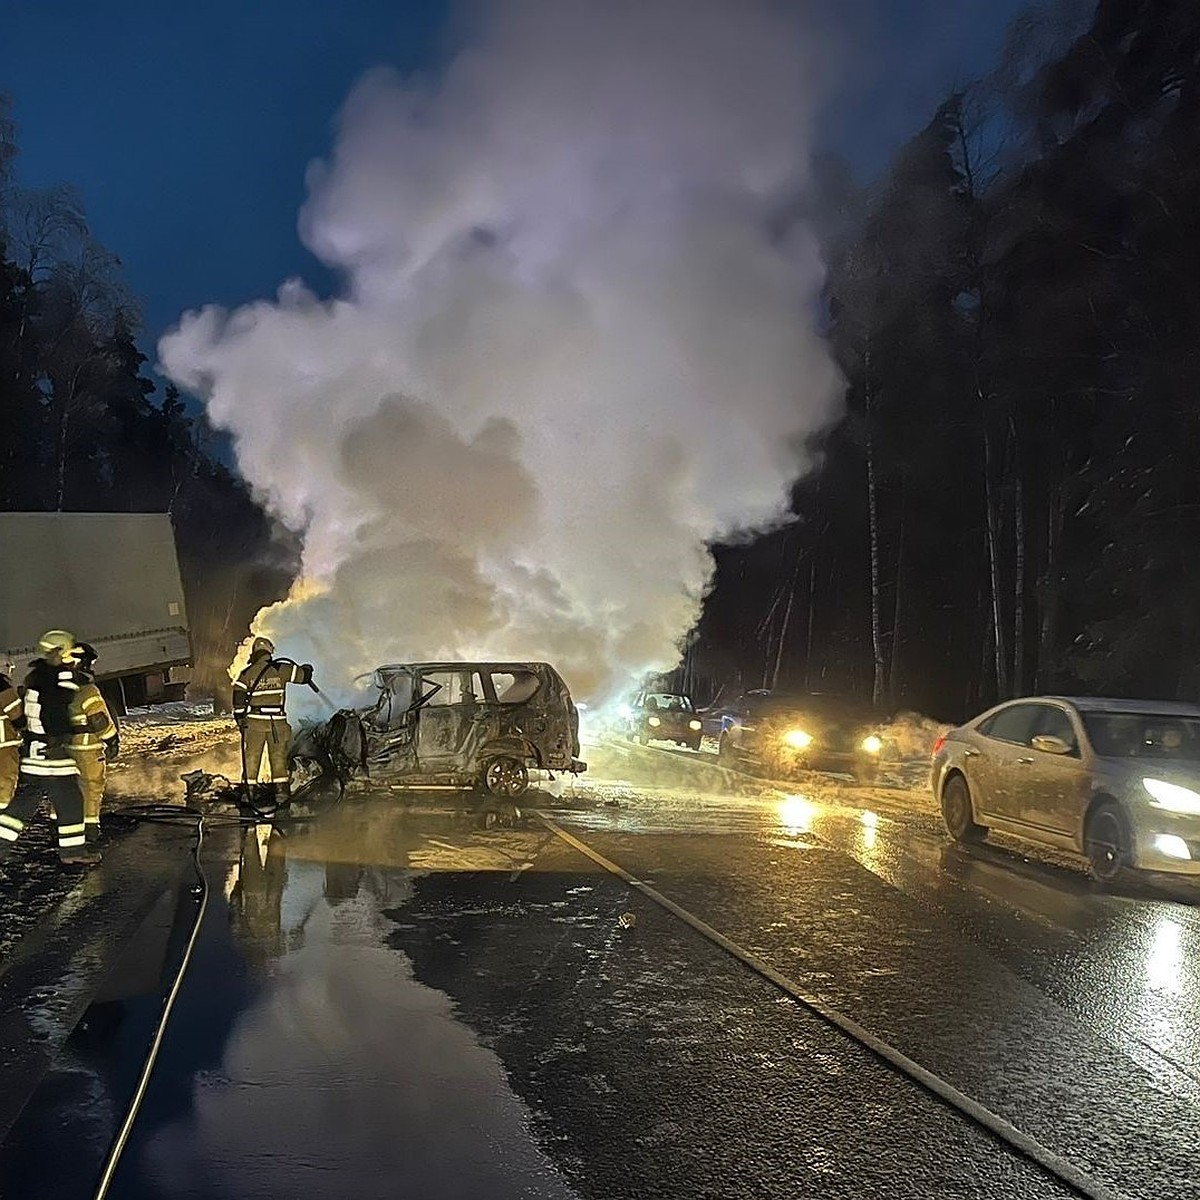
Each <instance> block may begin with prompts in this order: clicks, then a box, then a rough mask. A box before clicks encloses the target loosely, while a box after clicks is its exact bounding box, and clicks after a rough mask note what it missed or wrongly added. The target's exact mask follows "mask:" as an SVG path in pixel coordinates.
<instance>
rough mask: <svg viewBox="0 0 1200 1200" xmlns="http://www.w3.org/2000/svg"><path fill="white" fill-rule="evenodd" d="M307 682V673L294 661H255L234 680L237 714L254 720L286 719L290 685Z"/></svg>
mask: <svg viewBox="0 0 1200 1200" xmlns="http://www.w3.org/2000/svg"><path fill="white" fill-rule="evenodd" d="M303 682H304V672H303V671H301V669H300V668H299V667H298V666H293V665H292V664H291V663H279V662H275V661H274V660H267V661H263V660H262V659H259V660H258V661H257V662H252V663H251V664H250V665H249V666H248V667H247V668H246V669H245V670H244V671H243V672H242V673H241V674H240V675H239V676H238V677H237V679H236V680H235V681H234V684H233V715H234V716H235V717H246V718H248V719H249V720H252V721H270V720H281V719H283V718H286V716H287V709H286V703H285V702H286V692H287V685H288V684H289V683H303Z"/></svg>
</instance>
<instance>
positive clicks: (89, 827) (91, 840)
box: [83, 821, 100, 846]
mask: <svg viewBox="0 0 1200 1200" xmlns="http://www.w3.org/2000/svg"><path fill="white" fill-rule="evenodd" d="M83 836H84V839H85V840H86V841H87V844H88V845H89V846H94V845H95V844H96V843H97V842H98V841H99V840H100V824H99V822H92V821H89V822H88V823H87V824H86V825H85V826H84V828H83Z"/></svg>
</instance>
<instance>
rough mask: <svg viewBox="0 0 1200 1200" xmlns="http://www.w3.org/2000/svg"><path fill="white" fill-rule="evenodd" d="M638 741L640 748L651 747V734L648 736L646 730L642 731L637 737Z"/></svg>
mask: <svg viewBox="0 0 1200 1200" xmlns="http://www.w3.org/2000/svg"><path fill="white" fill-rule="evenodd" d="M637 740H638V745H639V746H648V745H650V735H649V734H648V733H647V732H646V731H645V730H642V731H641V732H640V733H639V734H638V735H637Z"/></svg>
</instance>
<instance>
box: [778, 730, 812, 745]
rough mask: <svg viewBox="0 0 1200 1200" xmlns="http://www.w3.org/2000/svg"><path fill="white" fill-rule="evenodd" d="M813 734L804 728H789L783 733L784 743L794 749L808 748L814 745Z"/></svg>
mask: <svg viewBox="0 0 1200 1200" xmlns="http://www.w3.org/2000/svg"><path fill="white" fill-rule="evenodd" d="M812 740H813V737H812V734H811V733H809V732H808V731H807V730H804V729H789V730H788V731H787V733H785V734H784V735H783V744H784V745H785V746H790V747H791V748H792V749H793V750H807V749H808V748H809V746H811V745H812Z"/></svg>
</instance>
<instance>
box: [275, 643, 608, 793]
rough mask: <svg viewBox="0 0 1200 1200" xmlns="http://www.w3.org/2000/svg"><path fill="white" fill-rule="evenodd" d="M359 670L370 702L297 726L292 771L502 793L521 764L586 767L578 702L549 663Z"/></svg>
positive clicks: (524, 773)
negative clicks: (370, 691)
mask: <svg viewBox="0 0 1200 1200" xmlns="http://www.w3.org/2000/svg"><path fill="white" fill-rule="evenodd" d="M366 678H368V679H369V680H370V681H371V684H372V686H373V687H374V689H375V691H376V696H375V699H374V701H373V702H372V703H370V704H368V705H366V706H364V707H361V708H355V709H343V710H341V711H339V712H338V713H336V714H334V716H333V717H331V718H330V719H329V720H328V721H326V722H324V723H322V724H319V725H312V726H308V727H306V728H304V729H302V730H301V731H300V733H299V735H298V736H297V738H296V740H295V741H294V743H293V745H292V751H291V756H290V757H291V762H292V771H293V775H294V776H295V777H296V779H297V780H298V781H303V780H304V779H306V778H313V777H314V776H316V775H326V776H327V775H330V774H333V775H336V776H338V777H339V778H340V779H341V780H342V782H343V783H344V782H346V781H347V780H348V779H351V778H355V777H358V778H361V779H364V780H367V781H369V782H370V784H371V785H375V786H382V787H416V788H419V787H456V788H479V789H480V790H482V791H484V792H486V793H488V794H490V795H493V796H497V797H502V798H504V799H509V800H511V799H515V798H516V797H518V796H521V795H523V794H524V793H525V792H526V791H527V790H528V787H529V782H530V776H531V772H534V771H545V772H549V773H553V772H556V771H564V772H569V773H571V774H580V773H581V772H583V771H585V770H587V764H586V763H584V762H581V761H580V760H579V713H578V710H577V709H576V707H575V704H574V702H573V701H572V699H571V693H570V691H569V689H568V688H567V685H566V683H565V682H564V681H563V678H562V676H561V675H559V673H558V672H557V671H556V670H555V669H554V668H553V667H552V666H550V664H549V663H540V662H486V663H485V662H426V663H393V664H388V665H386V666H381V667H377V668H376V669H375V671H374V672H372V674H371V675H370V676H368V677H366Z"/></svg>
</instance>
